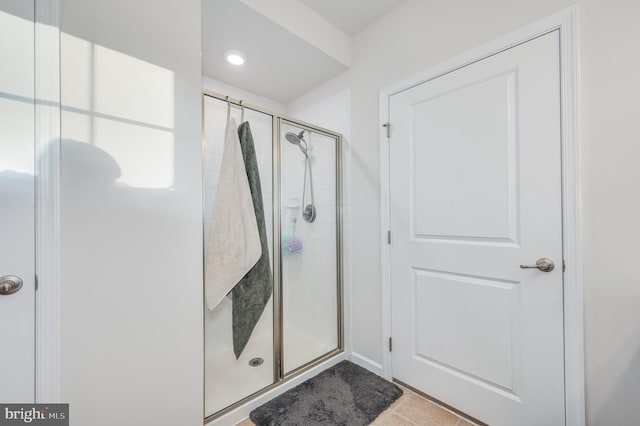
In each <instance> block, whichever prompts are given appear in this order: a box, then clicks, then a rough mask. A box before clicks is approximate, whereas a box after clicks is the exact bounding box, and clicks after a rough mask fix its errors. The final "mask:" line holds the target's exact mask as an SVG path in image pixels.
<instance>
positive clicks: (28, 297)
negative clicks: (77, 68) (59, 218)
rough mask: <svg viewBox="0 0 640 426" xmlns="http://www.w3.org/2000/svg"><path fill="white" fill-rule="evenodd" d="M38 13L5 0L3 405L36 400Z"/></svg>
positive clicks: (1, 13)
mask: <svg viewBox="0 0 640 426" xmlns="http://www.w3.org/2000/svg"><path fill="white" fill-rule="evenodd" d="M33 16H34V2H33V1H28V0H0V64H2V65H1V66H0V277H1V278H0V340H1V343H0V402H1V403H11V402H23V403H29V402H34V371H35V368H34V340H35V311H34V309H35V255H34V244H35V242H34V235H35V232H34V203H35V190H34V182H35V181H34V179H35V178H34V162H35V155H34V150H35V148H34V59H33V58H34V23H33ZM21 283H22V286H21V287H20V284H21Z"/></svg>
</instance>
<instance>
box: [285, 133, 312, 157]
mask: <svg viewBox="0 0 640 426" xmlns="http://www.w3.org/2000/svg"><path fill="white" fill-rule="evenodd" d="M284 137H285V139H286V140H287V141H288V142H289V143H291V144H293V145H297V146H298V148H300V151H302V153H303V154H304V156H305V157H308V155H307V149H306V148H305V147H304V146H303V144H302V143H303V142H304V143H305V145H306V142H305V140H304V130H303V131H301V132H300V133H298V134H297V135H296V134H295V133H293V132H287V133H286V134H285V135H284Z"/></svg>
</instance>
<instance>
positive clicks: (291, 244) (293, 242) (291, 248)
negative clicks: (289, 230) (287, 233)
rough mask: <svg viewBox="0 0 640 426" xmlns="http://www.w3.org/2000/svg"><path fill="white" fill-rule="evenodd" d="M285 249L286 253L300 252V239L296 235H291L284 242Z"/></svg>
mask: <svg viewBox="0 0 640 426" xmlns="http://www.w3.org/2000/svg"><path fill="white" fill-rule="evenodd" d="M285 250H286V251H287V252H288V253H291V254H293V253H300V252H301V251H302V241H301V240H299V239H298V238H296V237H291V238H289V239H288V240H287V242H286V244H285Z"/></svg>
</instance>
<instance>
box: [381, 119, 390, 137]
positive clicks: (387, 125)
mask: <svg viewBox="0 0 640 426" xmlns="http://www.w3.org/2000/svg"><path fill="white" fill-rule="evenodd" d="M382 127H385V128H386V129H387V138H390V137H391V123H389V122H388V121H387V122H386V123H384V124H383V125H382Z"/></svg>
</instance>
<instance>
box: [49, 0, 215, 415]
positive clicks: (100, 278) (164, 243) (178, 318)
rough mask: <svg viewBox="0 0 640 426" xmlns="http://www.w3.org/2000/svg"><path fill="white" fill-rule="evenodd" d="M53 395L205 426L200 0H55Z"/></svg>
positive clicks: (74, 411)
mask: <svg viewBox="0 0 640 426" xmlns="http://www.w3.org/2000/svg"><path fill="white" fill-rule="evenodd" d="M61 30H62V35H61V50H62V52H61V64H62V65H61V66H62V94H61V95H62V104H63V115H62V138H63V142H62V176H61V179H62V188H61V191H62V200H61V203H62V205H61V209H62V212H61V221H62V223H61V227H62V229H61V231H62V233H61V235H62V237H61V238H62V246H61V258H62V259H61V268H62V301H61V303H62V311H61V312H62V318H61V327H62V336H63V341H62V400H63V401H64V402H69V403H70V404H71V424H72V425H76V426H81V425H92V426H100V425H105V426H107V425H109V426H110V425H114V424H119V425H142V424H144V425H167V426H173V425H178V424H180V425H193V426H195V425H201V424H202V413H203V407H202V404H203V402H202V401H203V394H202V380H203V371H202V365H203V355H202V354H203V348H202V346H203V344H202V333H203V330H202V216H201V211H202V196H201V195H202V178H201V167H200V164H201V155H200V152H201V137H200V132H201V127H200V116H201V111H200V87H201V85H200V82H201V79H200V2H199V1H197V0H187V1H181V2H174V1H164V0H163V1H160V2H158V1H156V0H140V1H135V2H131V1H125V0H114V1H109V2H104V1H96V0H63V1H62V28H61Z"/></svg>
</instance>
